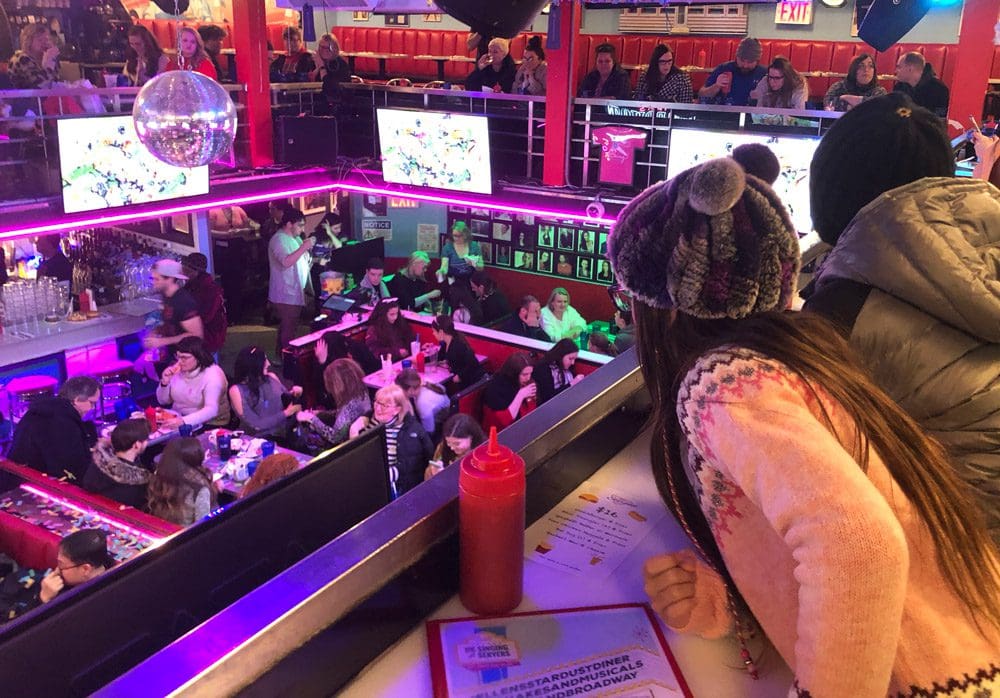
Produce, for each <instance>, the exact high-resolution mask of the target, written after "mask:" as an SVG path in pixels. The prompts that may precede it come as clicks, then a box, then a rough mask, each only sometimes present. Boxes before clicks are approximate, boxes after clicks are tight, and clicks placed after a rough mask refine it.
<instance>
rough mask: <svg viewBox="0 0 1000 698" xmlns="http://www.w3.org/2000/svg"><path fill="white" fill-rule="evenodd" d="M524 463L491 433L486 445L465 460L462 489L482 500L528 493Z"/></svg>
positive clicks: (460, 481)
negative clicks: (525, 490) (483, 498)
mask: <svg viewBox="0 0 1000 698" xmlns="http://www.w3.org/2000/svg"><path fill="white" fill-rule="evenodd" d="M524 477H525V475H524V459H522V458H521V457H520V456H519V455H517V454H516V453H514V452H513V451H512V450H510V449H509V448H507V447H506V446H504V445H503V444H501V443H500V442H499V441H498V440H497V429H496V427H492V428H491V429H490V436H489V438H488V439H487V440H486V443H484V444H480V445H479V446H477V447H476V448H475V449H473V451H472V453H470V454H468V455H467V456H465V458H463V459H462V463H461V470H460V471H459V476H458V481H459V486H460V487H462V488H464V489H465V490H466V491H467V492H469V493H471V494H475V495H478V496H481V497H493V496H501V497H502V496H506V495H512V494H517V493H518V492H522V491H523V489H524Z"/></svg>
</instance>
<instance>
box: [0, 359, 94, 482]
mask: <svg viewBox="0 0 1000 698" xmlns="http://www.w3.org/2000/svg"><path fill="white" fill-rule="evenodd" d="M100 389H101V386H100V385H99V384H98V383H97V381H96V380H94V379H93V378H91V377H90V376H74V377H72V378H68V379H67V380H66V382H65V383H63V384H62V387H61V388H59V394H58V395H56V396H54V397H40V398H37V399H35V400H33V401H32V403H31V407H29V408H28V411H27V413H25V415H24V416H23V417H22V418H21V421H20V422H18V423H17V427H16V428H15V429H14V442H13V445H12V446H11V448H10V453H9V454H8V456H7V457H8V458H9V459H10V460H12V461H14V462H15V463H20V464H21V465H27V466H28V467H31V468H34V469H35V470H40V471H41V472H43V473H45V474H46V475H51V476H52V477H55V478H64V477H68V478H69V479H72V480H80V479H81V478H82V477H83V476H84V474H85V473H86V472H87V468H89V467H90V464H91V453H90V449H92V448H93V447H94V445H95V444H96V443H97V429H96V428H95V427H94V424H93V423H92V422H89V421H84V419H83V418H84V416H85V415H87V414H88V413H90V412H93V411H94V409H95V408H96V407H97V405H98V402H99V400H100V394H101V393H100Z"/></svg>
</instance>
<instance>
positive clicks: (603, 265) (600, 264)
mask: <svg viewBox="0 0 1000 698" xmlns="http://www.w3.org/2000/svg"><path fill="white" fill-rule="evenodd" d="M597 280H598V281H603V282H604V283H606V284H610V283H614V280H615V273H614V272H613V271H611V262H609V261H608V260H606V259H599V260H597Z"/></svg>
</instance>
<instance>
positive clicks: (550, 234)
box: [538, 225, 556, 247]
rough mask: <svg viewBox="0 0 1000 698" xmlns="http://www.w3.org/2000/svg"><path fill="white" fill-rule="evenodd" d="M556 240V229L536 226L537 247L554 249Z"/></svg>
mask: <svg viewBox="0 0 1000 698" xmlns="http://www.w3.org/2000/svg"><path fill="white" fill-rule="evenodd" d="M555 240H556V227H555V226H554V225H539V226H538V246H539V247H554V246H555Z"/></svg>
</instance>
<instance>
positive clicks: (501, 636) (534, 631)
mask: <svg viewBox="0 0 1000 698" xmlns="http://www.w3.org/2000/svg"><path fill="white" fill-rule="evenodd" d="M427 644H428V649H429V654H430V664H431V680H432V683H433V687H434V696H435V697H436V698H445V697H446V696H447V697H453V698H492V697H493V696H503V697H504V698H519V697H520V696H524V697H527V696H537V697H539V698H544V697H545V696H552V697H555V696H568V695H593V694H599V695H610V694H612V693H613V694H615V695H627V696H644V697H646V698H667V697H678V696H685V697H687V698H690V696H692V693H691V690H690V689H689V688H688V685H687V682H686V681H685V679H684V676H683V675H682V674H681V671H680V668H679V667H678V666H677V662H676V660H675V659H674V656H673V654H672V653H671V652H670V648H669V646H668V645H667V642H666V639H665V638H664V636H663V633H662V631H661V630H660V626H659V624H658V622H657V620H656V618H655V616H654V615H653V611H652V609H651V608H650V607H649V606H648V605H647V604H640V603H632V604H621V605H614V606H595V607H591V608H571V609H563V610H554V611H535V612H530V613H512V614H508V615H503V616H484V617H476V618H456V619H452V620H433V621H428V622H427Z"/></svg>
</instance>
